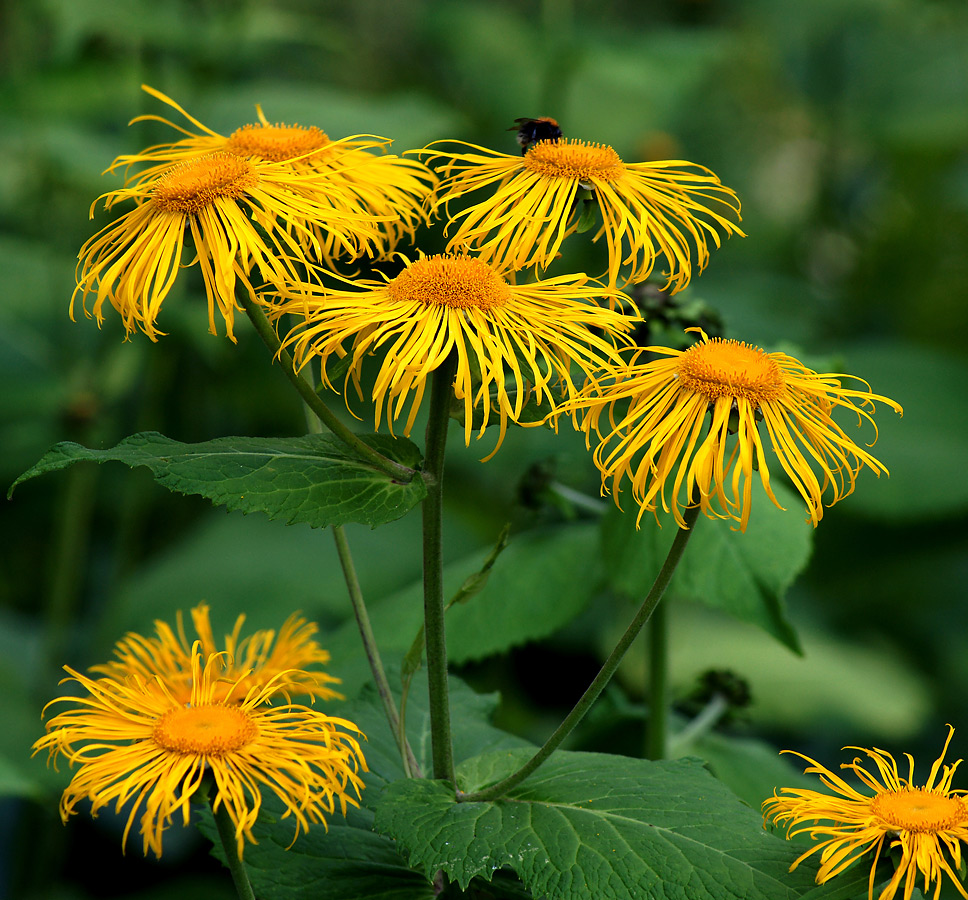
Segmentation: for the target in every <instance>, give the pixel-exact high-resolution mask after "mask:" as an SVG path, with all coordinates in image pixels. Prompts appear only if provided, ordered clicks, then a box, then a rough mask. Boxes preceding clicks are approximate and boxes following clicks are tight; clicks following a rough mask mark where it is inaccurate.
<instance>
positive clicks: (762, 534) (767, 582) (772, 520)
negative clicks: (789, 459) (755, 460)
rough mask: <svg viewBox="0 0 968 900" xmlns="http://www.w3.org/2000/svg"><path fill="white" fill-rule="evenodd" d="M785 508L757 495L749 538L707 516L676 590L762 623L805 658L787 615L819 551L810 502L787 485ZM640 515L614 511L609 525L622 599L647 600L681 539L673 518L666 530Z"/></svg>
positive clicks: (606, 533)
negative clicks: (806, 507) (790, 593)
mask: <svg viewBox="0 0 968 900" xmlns="http://www.w3.org/2000/svg"><path fill="white" fill-rule="evenodd" d="M773 490H774V493H775V494H776V498H777V499H778V500H779V501H780V502H781V503H782V504H783V505H784V507H786V508H785V509H784V510H781V509H777V508H776V507H775V506H774V505H773V504H772V503H771V502H770V501H769V498H767V497H766V495H765V493H764V492H763V489H762V488H761V487H759V486H757V487H756V488H755V489H754V492H753V493H754V496H753V513H752V515H751V516H750V521H749V526H748V527H747V529H746V532H745V533H744V532H740V531H734V530H733V529H731V528H730V522H728V521H723V520H719V519H704V518H700V519H699V521H698V522H696V525H695V526H694V528H695V534H694V535H693V536H692V537H691V538H690V541H689V544H688V546H687V547H686V550H685V553H684V554H683V558H682V562H681V563H680V564H679V568H678V569H677V570H676V573H675V575H674V576H673V579H672V583H671V585H670V587H669V591H670V593H671V595H672V596H674V597H682V598H685V599H689V600H696V601H698V602H700V603H705V604H706V605H708V606H713V607H716V608H719V609H723V610H725V611H726V612H728V613H730V614H731V615H734V616H736V618H738V619H742V620H743V621H746V622H752V623H753V624H755V625H759V626H760V627H761V628H763V629H764V630H765V631H767V632H768V633H769V634H772V635H773V636H774V637H775V638H776V639H777V640H779V641H781V642H782V643H784V644H786V645H787V646H788V647H789V648H790V649H791V650H793V651H795V652H797V653H799V652H801V651H800V642H799V639H798V638H797V635H796V632H795V631H794V629H793V626H792V625H791V624H790V622H789V620H788V619H787V615H786V604H785V603H784V600H783V596H784V594H785V593H786V591H787V589H788V588H789V587H790V585H791V584H792V583H793V581H794V579H795V578H796V576H797V575H798V574H799V573H800V572H801V571H803V568H804V567H805V566H806V564H807V562H808V560H809V558H810V551H811V548H812V538H813V528H811V526H810V525H809V524H808V523H807V522H805V521H804V519H803V515H802V507H803V501H802V500H801V498H800V496H799V495H798V494H795V493H794V492H793V491H792V490H790V489H789V488H787V487H785V486H784V485H782V484H774V485H773ZM634 513H635V511H633V510H627V511H626V512H625V513H624V514H623V513H621V512H618V511H617V510H616V511H610V512H609V514H608V515H607V516H606V517H605V520H604V523H603V526H602V540H603V545H604V546H603V556H604V559H605V563H606V568H607V571H608V573H609V579H610V582H611V584H612V586H613V587H614V588H616V589H617V590H618V591H619V592H620V593H623V594H626V595H628V596H629V597H631V598H633V599H635V600H640V599H641V598H642V597H644V596H645V594H646V593H647V592H648V590H649V588H650V587H651V585H652V581H653V580H654V579H655V576H656V574H657V573H658V571H659V568H660V567H661V565H662V561H663V560H664V559H665V557H666V555H667V553H668V552H669V546H670V545H671V544H672V540H673V538H674V537H675V534H676V528H675V525H674V523H672V522H671V517H665V519H664V525H665V527H663V528H659V527H658V526H657V525H656V523H655V520H654V519H653V518H652V517H651V516H648V515H646V516H643V518H642V524H641V528H639V529H636V528H635V514H634Z"/></svg>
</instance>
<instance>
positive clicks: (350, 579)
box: [333, 525, 421, 778]
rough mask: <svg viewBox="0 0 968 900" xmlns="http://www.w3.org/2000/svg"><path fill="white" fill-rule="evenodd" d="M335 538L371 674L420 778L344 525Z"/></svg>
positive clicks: (412, 774)
mask: <svg viewBox="0 0 968 900" xmlns="http://www.w3.org/2000/svg"><path fill="white" fill-rule="evenodd" d="M333 538H334V540H335V541H336V552H337V553H338V554H339V562H340V565H341V566H342V567H343V577H344V579H345V580H346V588H347V590H348V591H349V595H350V603H352V605H353V614H354V615H355V616H356V624H357V626H358V627H359V629H360V637H361V638H362V640H363V649H364V650H365V651H366V658H367V660H368V661H369V663H370V671H371V672H372V673H373V680H374V681H375V682H376V689H377V692H378V693H379V694H380V699H381V700H382V701H383V711H384V712H385V713H386V717H387V721H388V722H389V723H390V730H391V731H392V732H393V736H394V737H395V738H396V741H397V746H398V747H399V748H400V756H401V758H402V759H403V767H404V769H405V771H406V773H407V777H408V778H420V777H421V772H420V766H419V765H418V764H417V760H416V757H415V756H414V755H413V750H412V749H411V748H410V742H409V741H408V740H407V737H406V735H405V734H404V733H403V729H402V727H401V725H400V714H399V713H398V712H397V706H396V704H395V703H394V702H393V694H392V693H391V691H390V682H389V681H388V680H387V675H386V671H385V670H384V668H383V660H382V659H381V658H380V651H379V648H378V647H377V643H376V638H375V637H374V635H373V628H372V626H371V625H370V616H369V614H368V613H367V611H366V605H365V604H364V602H363V592H362V590H360V581H359V579H358V578H357V576H356V567H355V566H354V565H353V557H352V555H351V554H350V546H349V544H348V543H347V541H346V532H345V531H344V530H343V526H342V525H334V526H333Z"/></svg>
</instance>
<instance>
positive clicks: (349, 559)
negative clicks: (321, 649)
mask: <svg viewBox="0 0 968 900" xmlns="http://www.w3.org/2000/svg"><path fill="white" fill-rule="evenodd" d="M307 381H308V382H309V384H310V386H312V376H310V378H309V379H307ZM303 410H305V413H306V427H307V428H308V429H309V433H310V434H319V433H320V432H321V431H322V430H323V425H322V423H321V422H320V421H319V418H318V417H317V416H316V415H315V414H314V413H313V411H312V410H311V409H310V408H309V407H308V406H305V405H304V406H303ZM333 540H334V541H335V542H336V553H337V555H338V556H339V563H340V566H341V567H342V569H343V580H344V581H345V582H346V590H347V593H349V595H350V605H351V606H352V607H353V615H354V616H355V617H356V625H357V627H358V628H359V631H360V640H361V641H362V642H363V650H364V652H365V653H366V658H367V661H368V662H369V663H370V672H372V673H373V681H374V683H375V684H376V689H377V692H378V693H379V695H380V699H381V700H382V701H383V710H384V712H385V713H386V717H387V722H388V723H389V724H390V730H391V731H392V732H393V737H394V738H395V739H396V742H397V747H399V748H400V758H401V759H402V760H403V768H404V771H405V772H406V773H407V777H408V778H420V777H422V775H421V772H420V766H419V764H418V763H417V759H416V757H415V756H414V755H413V750H412V749H411V748H410V742H409V741H408V740H407V737H406V734H404V730H403V729H404V726H403V723H402V722H401V721H400V714H399V713H398V712H397V706H396V704H395V703H394V702H393V693H392V692H391V691H390V682H389V681H388V680H387V674H386V670H385V669H384V668H383V660H382V659H381V657H380V648H379V646H378V645H377V642H376V637H375V635H374V634H373V627H372V626H371V625H370V614H369V613H368V612H367V611H366V604H365V603H364V602H363V590H362V589H361V588H360V579H359V578H358V577H357V575H356V566H355V565H354V563H353V554H352V553H351V552H350V545H349V541H347V540H346V531H345V530H344V528H343V526H342V525H334V526H333Z"/></svg>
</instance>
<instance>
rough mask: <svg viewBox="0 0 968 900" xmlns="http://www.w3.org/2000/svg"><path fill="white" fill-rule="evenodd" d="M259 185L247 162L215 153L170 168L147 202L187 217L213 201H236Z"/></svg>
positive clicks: (227, 154) (218, 152)
mask: <svg viewBox="0 0 968 900" xmlns="http://www.w3.org/2000/svg"><path fill="white" fill-rule="evenodd" d="M258 183H259V176H258V175H257V174H256V171H255V169H254V168H253V166H252V163H250V162H249V161H248V160H247V159H243V158H242V157H240V156H234V155H233V154H231V153H225V152H224V151H221V150H219V151H217V152H215V153H209V154H208V155H207V156H202V157H200V158H199V159H191V160H188V161H187V162H183V163H179V164H178V165H176V166H172V167H171V168H170V169H169V170H168V171H167V172H166V173H165V174H164V175H162V176H161V178H160V179H159V180H158V183H157V184H156V185H155V187H154V188H153V189H152V191H151V200H152V202H153V203H154V204H155V206H157V207H158V208H159V209H161V210H163V211H164V212H172V213H179V214H181V215H185V216H190V215H194V214H195V213H198V212H200V211H201V210H202V209H204V208H205V207H207V206H211V205H212V204H213V203H214V202H215V201H216V200H239V199H241V198H242V197H244V196H245V195H246V194H248V193H249V192H251V191H252V189H253V188H255V186H256V185H257V184H258Z"/></svg>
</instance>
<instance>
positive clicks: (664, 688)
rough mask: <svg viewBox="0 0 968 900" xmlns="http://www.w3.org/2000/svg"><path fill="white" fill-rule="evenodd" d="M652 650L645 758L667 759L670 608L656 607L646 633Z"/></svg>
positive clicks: (662, 605) (664, 606) (664, 605)
mask: <svg viewBox="0 0 968 900" xmlns="http://www.w3.org/2000/svg"><path fill="white" fill-rule="evenodd" d="M646 637H647V643H648V647H649V721H648V725H647V726H646V729H645V755H646V756H647V757H648V758H649V759H664V758H665V756H666V735H667V734H668V730H669V607H668V604H665V603H661V604H659V606H657V607H656V610H655V612H654V613H653V614H652V618H651V619H649V627H648V629H647V631H646Z"/></svg>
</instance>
